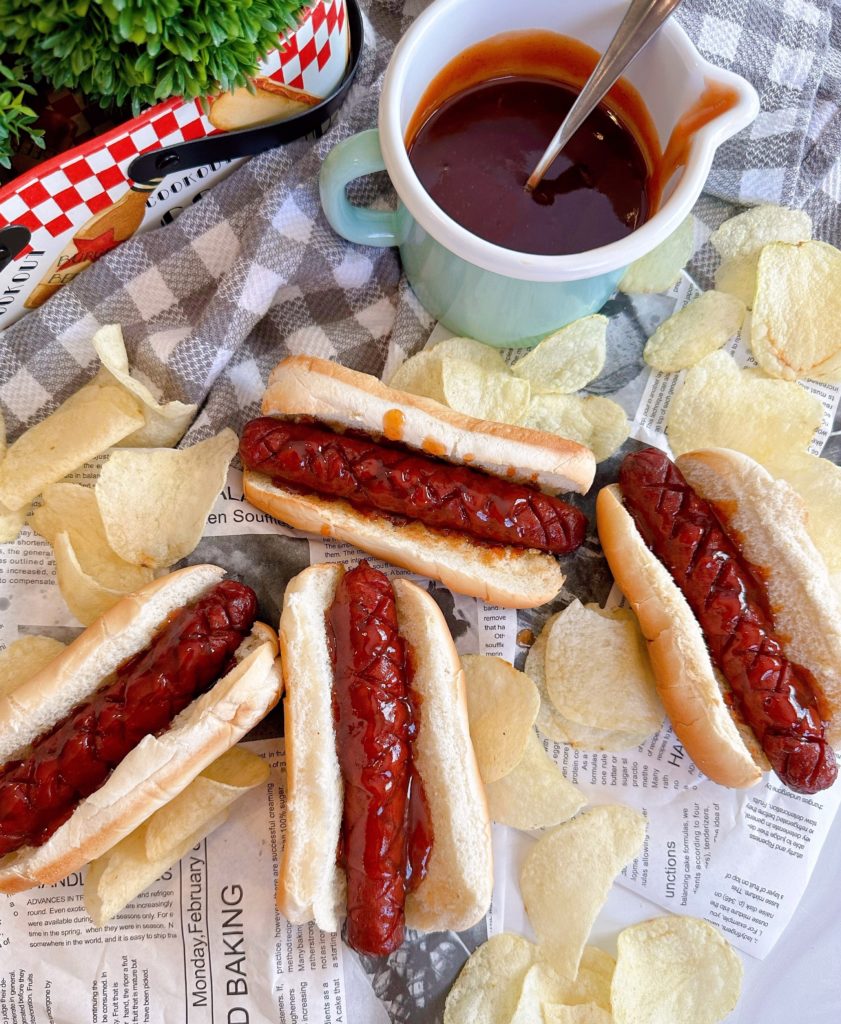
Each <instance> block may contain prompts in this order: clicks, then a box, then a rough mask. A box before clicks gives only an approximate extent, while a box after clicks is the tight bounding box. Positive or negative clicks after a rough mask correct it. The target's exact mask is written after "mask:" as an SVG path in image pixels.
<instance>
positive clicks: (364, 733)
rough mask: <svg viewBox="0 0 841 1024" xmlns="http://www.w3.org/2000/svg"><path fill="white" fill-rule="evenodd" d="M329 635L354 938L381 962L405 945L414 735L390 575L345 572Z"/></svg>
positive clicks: (360, 569)
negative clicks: (408, 832) (332, 662)
mask: <svg viewBox="0 0 841 1024" xmlns="http://www.w3.org/2000/svg"><path fill="white" fill-rule="evenodd" d="M328 631H329V634H330V635H331V639H332V644H331V646H332V649H333V655H334V686H333V715H334V719H335V723H336V748H337V751H338V756H339V766H340V768H341V772H342V778H343V780H344V811H343V816H342V843H341V859H342V861H343V866H344V869H345V873H346V875H347V926H348V942H349V944H350V945H351V946H353V948H354V949H357V950H359V951H360V952H363V953H368V954H370V955H374V956H378V955H381V956H384V955H387V954H388V953H391V952H393V951H394V950H395V949H397V948H398V947H399V946H400V944H401V943H402V941H403V928H404V913H403V906H404V902H405V898H406V859H407V828H406V823H407V819H408V813H409V784H410V777H411V771H412V760H411V740H412V734H413V719H412V706H411V702H410V699H409V692H408V685H407V675H406V648H405V643H404V641H403V640H402V639H401V637H400V635H399V633H398V629H397V607H396V604H395V601H394V591H393V590H392V587H391V583H390V582H389V580H388V578H387V577H386V576H385V575H384V574H383V573H381V572H379V571H378V570H376V569H373V568H372V567H371V566H370V565H369V564H368V563H367V562H365V561H362V562H360V563H359V565H358V566H357V567H356V568H355V569H352V570H351V571H350V572H348V573H346V574H345V576H344V577H343V578H342V580H341V582H340V583H339V586H338V587H337V588H336V595H335V598H334V601H333V605H332V606H331V608H330V612H329V614H328Z"/></svg>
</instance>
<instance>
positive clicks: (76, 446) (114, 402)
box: [0, 382, 143, 512]
mask: <svg viewBox="0 0 841 1024" xmlns="http://www.w3.org/2000/svg"><path fill="white" fill-rule="evenodd" d="M142 425H143V414H142V413H141V412H140V409H139V408H138V404H137V401H136V400H135V399H134V398H133V397H132V396H131V395H130V394H128V393H127V392H126V391H125V390H124V389H123V388H121V387H118V386H117V385H106V386H100V384H98V383H96V382H92V383H90V384H86V385H85V386H84V387H83V388H82V389H81V390H80V391H77V392H76V393H75V394H74V395H71V396H70V398H68V399H67V401H66V402H64V403H63V404H62V405H60V406H59V407H58V409H56V411H55V412H54V413H52V414H51V415H50V416H47V417H46V419H43V420H41V422H40V423H36V424H35V426H34V427H30V429H29V430H27V431H26V433H24V434H21V436H20V437H19V438H18V439H17V441H15V443H14V444H13V445H11V446H10V448H9V450H8V451H7V452H6V457H5V459H3V461H2V463H0V502H2V503H3V504H4V505H5V506H6V507H7V508H9V509H11V510H12V511H13V512H15V511H18V510H20V509H22V508H24V507H25V506H26V505H28V504H29V503H30V502H31V501H32V499H33V498H36V497H37V496H38V495H39V494H40V493H41V491H42V490H43V489H44V487H46V485H47V484H52V483H55V482H56V481H57V480H61V479H62V478H63V477H65V476H67V474H68V473H72V472H73V470H74V469H78V468H79V466H82V465H84V463H86V462H89V461H90V460H91V459H92V458H94V457H95V456H97V455H100V454H101V453H102V452H104V451H105V450H106V449H107V448H110V447H111V446H112V445H114V444H116V443H117V442H118V441H121V440H122V439H123V438H124V437H126V436H127V435H128V434H130V433H131V432H132V431H133V430H137V429H138V427H141V426H142Z"/></svg>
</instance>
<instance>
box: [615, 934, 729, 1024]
mask: <svg viewBox="0 0 841 1024" xmlns="http://www.w3.org/2000/svg"><path fill="white" fill-rule="evenodd" d="M617 947H618V954H617V957H616V970H615V971H614V974H613V984H612V988H611V1005H612V1008H613V1017H614V1020H615V1021H616V1024H674V1022H676V1021H680V1024H716V1022H717V1021H720V1020H723V1019H724V1018H725V1017H726V1016H727V1014H728V1013H730V1011H731V1010H732V1009H733V1007H734V1006H735V1005H736V1003H737V1002H738V1000H739V995H740V993H741V990H742V974H743V973H744V970H743V967H742V962H741V960H740V959H739V957H738V956H737V954H736V953H735V952H734V950H733V949H732V947H731V946H730V944H729V943H728V942H727V940H726V939H725V938H724V937H723V936H722V935H721V934H720V933H719V932H718V930H717V929H716V928H714V927H713V926H712V925H711V924H708V923H707V922H706V921H700V920H698V918H695V917H657V918H654V919H653V920H651V921H643V922H641V923H640V924H635V925H632V926H631V927H630V928H626V929H625V930H624V931H622V932H620V933H619V939H618V942H617Z"/></svg>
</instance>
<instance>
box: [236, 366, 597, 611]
mask: <svg viewBox="0 0 841 1024" xmlns="http://www.w3.org/2000/svg"><path fill="white" fill-rule="evenodd" d="M262 411H263V413H264V415H263V416H262V417H261V418H259V419H256V420H252V421H251V422H250V423H248V424H247V425H246V427H245V429H244V431H243V434H242V438H241V442H240V457H241V459H242V463H243V467H244V471H245V472H244V479H243V487H244V491H245V495H246V497H247V498H248V500H249V501H250V502H251V503H252V504H253V505H256V506H257V507H258V508H260V509H262V510H263V511H265V512H268V513H269V514H271V515H273V516H275V517H277V518H278V519H281V520H283V522H286V523H289V524H290V525H292V526H295V527H297V528H298V529H301V530H306V531H308V532H310V533H317V534H318V533H320V534H321V535H323V536H330V537H337V538H339V539H341V540H345V541H349V542H350V543H352V544H355V545H356V546H357V547H359V548H361V549H362V550H363V551H367V552H369V553H370V554H373V555H376V556H377V557H379V558H382V559H384V560H386V561H389V562H392V563H394V564H395V565H400V566H403V567H404V568H407V569H411V570H412V571H414V572H417V573H420V574H422V575H425V576H430V577H433V578H435V579H439V580H441V581H442V582H443V583H445V584H446V585H447V586H449V587H450V588H451V589H453V590H456V591H459V592H461V593H464V594H470V595H472V596H474V597H481V598H483V599H485V600H489V601H493V602H495V603H497V604H502V605H506V606H508V607H516V608H520V607H522V608H527V607H535V606H537V605H539V604H542V603H544V602H545V601H548V600H551V598H553V597H554V596H555V595H556V594H557V593H558V591H559V590H560V588H561V585H562V584H563V580H564V577H563V573H562V572H561V568H560V566H559V564H558V562H557V558H556V556H558V555H562V554H565V553H568V552H570V551H573V550H575V548H577V547H578V546H579V545H580V544H581V542H582V541H583V539H584V534H585V531H586V521H585V519H584V515H583V513H582V512H581V511H580V510H579V509H577V508H575V507H574V506H572V505H569V504H567V503H566V502H563V501H561V500H560V499H559V498H558V497H557V496H556V495H557V494H558V493H560V492H562V491H570V490H573V491H578V492H581V493H584V492H586V490H587V489H588V488H589V486H590V484H591V483H592V480H593V475H594V473H595V460H594V457H593V454H592V452H590V450H589V449H587V448H584V447H582V446H581V445H579V444H575V443H574V442H572V441H567V440H565V439H563V438H560V437H556V436H554V435H552V434H546V433H544V432H542V431H538V430H531V429H527V428H525V427H512V426H509V425H507V424H502V423H490V422H487V421H484V420H476V419H472V418H470V417H467V416H463V415H461V414H459V413H456V412H453V411H452V410H451V409H447V408H446V407H445V406H443V405H440V404H439V403H438V402H434V401H432V400H431V399H428V398H418V397H417V396H415V395H410V394H407V393H405V392H402V391H396V390H394V389H392V388H389V387H386V386H385V385H384V384H382V383H381V382H380V381H378V380H377V379H376V378H374V377H370V376H368V375H367V374H364V373H357V372H355V371H353V370H348V369H346V368H345V367H342V366H338V365H336V364H335V363H330V362H327V361H326V360H323V359H314V358H310V357H305V356H292V357H290V358H288V359H285V360H283V362H281V363H280V364H279V365H278V366H277V367H275V369H274V371H273V372H272V375H271V378H270V380H269V387H268V389H267V391H266V395H265V397H264V399H263V407H262Z"/></svg>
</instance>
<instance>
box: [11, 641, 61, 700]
mask: <svg viewBox="0 0 841 1024" xmlns="http://www.w3.org/2000/svg"><path fill="white" fill-rule="evenodd" d="M63 650H64V644H63V643H61V641H60V640H53V638H52V637H51V636H22V637H21V638H20V639H19V640H14V641H12V643H10V644H9V646H8V647H5V648H4V649H3V650H2V651H0V697H5V696H6V695H7V694H10V693H11V692H12V690H16V689H17V688H18V686H20V684H21V683H25V682H26V680H27V679H31V678H32V676H34V675H37V674H38V673H39V672H40V671H41V669H42V668H44V666H45V665H49V663H50V662H51V661H52V660H53V659H54V658H55V657H56V656H57V655H59V654H61V652H62V651H63Z"/></svg>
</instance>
